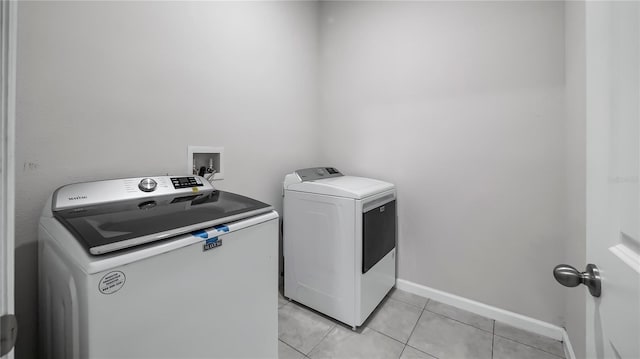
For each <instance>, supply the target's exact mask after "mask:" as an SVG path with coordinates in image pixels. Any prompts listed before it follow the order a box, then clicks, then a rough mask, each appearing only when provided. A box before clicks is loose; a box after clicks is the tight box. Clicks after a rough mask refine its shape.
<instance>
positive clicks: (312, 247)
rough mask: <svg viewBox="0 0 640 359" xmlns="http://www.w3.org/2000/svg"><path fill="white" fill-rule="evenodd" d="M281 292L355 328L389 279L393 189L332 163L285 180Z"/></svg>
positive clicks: (393, 254) (392, 256) (393, 266)
mask: <svg viewBox="0 0 640 359" xmlns="http://www.w3.org/2000/svg"><path fill="white" fill-rule="evenodd" d="M283 222H284V229H283V231H284V236H283V242H284V246H283V252H284V273H285V274H284V295H285V297H287V298H289V299H292V300H295V301H296V302H299V303H302V304H304V305H306V306H308V307H311V308H313V309H315V310H317V311H319V312H321V313H324V314H326V315H328V316H330V317H332V318H335V319H337V320H339V321H341V322H343V323H345V324H348V325H350V326H351V327H353V328H354V329H355V328H356V327H358V326H360V325H362V323H363V322H364V321H365V320H366V319H367V317H368V316H369V315H370V314H371V312H373V310H374V309H375V308H376V306H377V305H378V304H379V303H380V301H381V300H382V299H383V298H384V296H385V295H386V294H387V293H388V292H389V290H390V289H391V288H392V287H393V286H394V285H395V279H396V238H397V214H396V190H395V186H394V185H393V184H391V183H387V182H383V181H378V180H375V179H370V178H362V177H354V176H344V175H343V174H342V173H340V172H339V171H338V170H336V169H335V168H332V167H317V168H307V169H301V170H297V171H295V172H294V173H291V174H288V175H287V176H286V177H285V180H284V217H283Z"/></svg>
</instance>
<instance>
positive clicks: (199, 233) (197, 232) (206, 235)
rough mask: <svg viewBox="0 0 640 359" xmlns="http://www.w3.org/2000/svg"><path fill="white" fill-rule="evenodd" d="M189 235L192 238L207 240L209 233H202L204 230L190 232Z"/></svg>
mask: <svg viewBox="0 0 640 359" xmlns="http://www.w3.org/2000/svg"><path fill="white" fill-rule="evenodd" d="M191 235H192V236H194V237H200V238H209V233H207V231H204V230H200V231H195V232H191Z"/></svg>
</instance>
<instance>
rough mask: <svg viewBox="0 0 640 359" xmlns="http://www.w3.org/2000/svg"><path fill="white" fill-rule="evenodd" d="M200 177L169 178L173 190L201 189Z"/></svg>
mask: <svg viewBox="0 0 640 359" xmlns="http://www.w3.org/2000/svg"><path fill="white" fill-rule="evenodd" d="M200 178H201V177H171V183H172V184H173V188H175V189H180V188H191V187H202V186H203V184H202V180H201V179H200Z"/></svg>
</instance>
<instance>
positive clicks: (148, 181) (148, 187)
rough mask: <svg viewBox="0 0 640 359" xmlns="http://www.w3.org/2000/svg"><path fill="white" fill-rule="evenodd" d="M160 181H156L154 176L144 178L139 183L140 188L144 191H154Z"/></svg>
mask: <svg viewBox="0 0 640 359" xmlns="http://www.w3.org/2000/svg"><path fill="white" fill-rule="evenodd" d="M157 186H158V183H156V181H154V180H153V179H152V178H144V179H143V180H142V181H140V183H138V188H140V190H141V191H142V192H153V191H155V190H156V187H157Z"/></svg>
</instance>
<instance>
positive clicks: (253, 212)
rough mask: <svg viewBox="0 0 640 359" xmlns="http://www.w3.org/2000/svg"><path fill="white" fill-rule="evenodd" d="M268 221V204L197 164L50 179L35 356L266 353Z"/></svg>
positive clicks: (274, 231) (272, 319) (271, 279)
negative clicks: (202, 173)
mask: <svg viewBox="0 0 640 359" xmlns="http://www.w3.org/2000/svg"><path fill="white" fill-rule="evenodd" d="M278 232H279V219H278V214H277V213H276V212H275V211H274V210H273V208H272V207H271V206H270V205H268V204H266V203H262V202H260V201H257V200H254V199H251V198H248V197H245V196H242V195H238V194H235V193H230V192H224V191H218V190H215V189H214V188H213V187H212V186H211V184H210V183H209V182H207V181H206V180H205V179H204V178H202V177H198V176H156V177H145V178H125V179H116V180H106V181H96V182H85V183H76V184H70V185H66V186H63V187H61V188H59V189H58V190H56V191H55V193H53V195H52V196H51V197H50V198H49V200H48V202H47V203H46V205H45V206H44V209H43V211H42V216H41V218H40V223H39V261H40V266H39V269H40V270H39V271H40V274H39V275H40V280H39V282H40V283H39V286H40V291H39V301H40V322H39V324H40V325H39V327H40V330H41V341H40V348H41V354H42V357H43V358H61V359H62V358H64V359H68V358H110V359H111V358H274V357H277V353H278V349H277V343H278V339H277V333H278V317H277V285H278V272H277V268H278ZM248 344H249V345H248Z"/></svg>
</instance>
